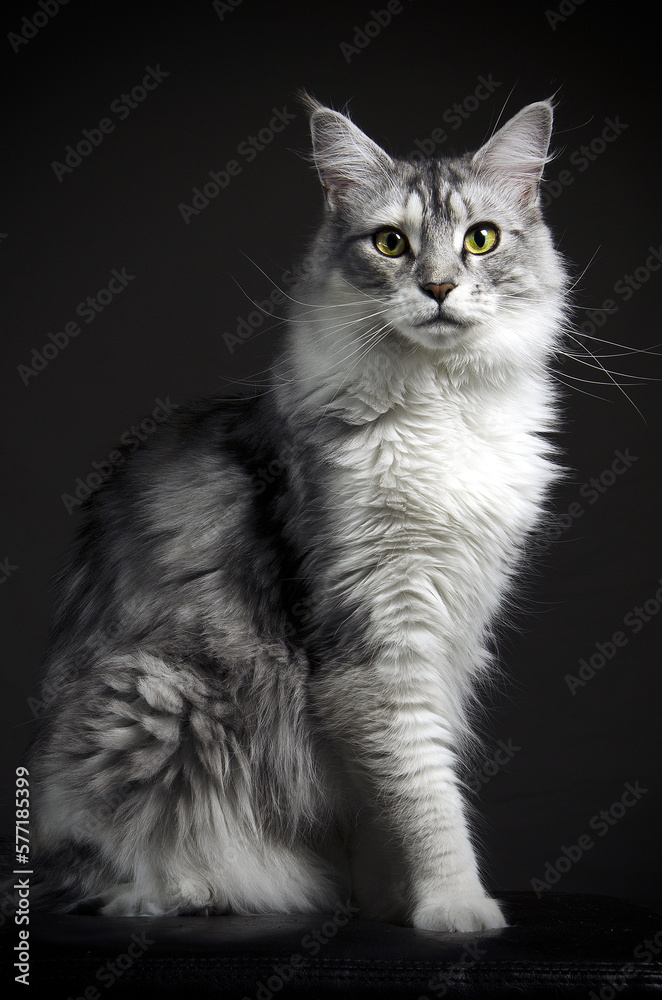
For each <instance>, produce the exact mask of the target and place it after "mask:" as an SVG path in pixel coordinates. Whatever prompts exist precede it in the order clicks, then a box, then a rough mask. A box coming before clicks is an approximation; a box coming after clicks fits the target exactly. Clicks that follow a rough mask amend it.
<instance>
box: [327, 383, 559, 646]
mask: <svg viewBox="0 0 662 1000" xmlns="http://www.w3.org/2000/svg"><path fill="white" fill-rule="evenodd" d="M462 402H463V401H459V402H458V400H456V399H455V400H454V399H450V400H449V399H448V398H443V397H442V398H434V397H433V398H430V397H429V396H428V397H427V398H425V397H423V398H418V399H416V398H410V399H409V400H407V405H406V406H405V405H402V406H397V407H393V408H392V409H391V410H389V411H388V412H386V413H384V414H382V415H381V416H380V417H379V418H378V419H377V420H374V421H372V422H370V423H369V424H366V425H363V426H362V427H359V428H357V429H356V431H354V432H352V434H351V435H349V436H348V438H347V439H346V441H345V442H344V445H343V447H342V449H341V450H340V452H339V453H338V454H337V455H336V459H335V476H334V482H333V487H332V491H331V493H330V497H331V498H332V499H331V517H332V520H333V523H334V527H333V530H334V536H335V539H336V552H337V556H338V558H337V559H336V560H335V561H334V564H333V574H332V575H333V579H331V580H329V584H330V586H331V588H332V589H333V590H335V591H336V592H340V593H342V592H344V593H345V595H346V596H347V598H348V599H351V597H352V595H354V597H356V596H357V595H358V596H359V598H360V600H361V601H364V600H368V601H369V602H370V603H371V604H372V605H373V606H374V609H375V610H374V612H373V615H372V621H373V625H374V628H375V629H376V632H379V633H380V634H383V635H385V636H386V635H392V634H393V632H394V631H395V633H397V635H398V636H399V640H398V641H399V642H400V643H402V644H403V645H405V646H409V647H410V648H412V647H415V648H416V650H417V651H418V652H420V653H421V654H424V655H426V656H427V655H428V654H429V655H430V656H434V655H437V653H438V650H439V643H440V642H441V641H443V642H445V643H446V646H447V647H448V648H450V646H455V645H457V643H460V644H461V643H462V642H464V641H465V640H466V638H467V637H468V635H469V634H471V633H474V631H480V630H481V629H482V628H483V627H484V625H485V623H486V621H487V619H488V618H489V616H490V615H491V614H492V613H493V612H494V611H495V610H496V607H497V605H498V601H499V599H500V595H501V593H502V590H503V585H504V582H505V579H506V577H507V576H508V574H509V573H510V570H511V569H512V568H513V566H514V563H515V561H516V559H517V556H518V551H519V546H520V543H521V541H522V538H523V536H524V535H525V534H526V532H527V530H529V529H530V528H531V526H532V525H533V524H534V523H535V520H536V517H537V514H538V510H539V508H540V502H541V499H542V497H543V496H544V493H545V490H546V487H547V483H548V481H549V477H550V471H551V467H550V466H549V464H548V463H547V462H546V461H545V460H544V458H543V457H541V455H540V454H539V451H540V448H541V445H540V442H539V440H538V439H537V438H536V436H535V435H534V434H532V433H530V432H528V431H527V430H526V418H525V415H524V414H523V413H522V412H521V407H518V406H516V405H515V406H513V405H511V404H510V403H509V402H507V403H506V405H499V402H498V400H497V401H494V403H493V405H491V406H490V405H487V404H486V405H484V406H483V407H482V409H481V408H480V407H475V408H472V407H469V406H462V405H460V404H461V403H462ZM394 622H397V623H398V626H399V627H398V628H397V629H395V630H394V627H393V623H394ZM434 650H436V651H437V653H435V652H434Z"/></svg>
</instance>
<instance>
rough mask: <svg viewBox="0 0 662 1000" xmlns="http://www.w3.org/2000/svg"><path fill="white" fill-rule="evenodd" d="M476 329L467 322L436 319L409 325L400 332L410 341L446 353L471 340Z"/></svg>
mask: <svg viewBox="0 0 662 1000" xmlns="http://www.w3.org/2000/svg"><path fill="white" fill-rule="evenodd" d="M474 329H475V324H473V323H470V322H468V321H466V320H446V319H436V320H429V321H427V322H424V323H416V324H411V325H408V326H407V327H405V328H404V329H401V331H400V332H401V334H402V335H403V336H404V337H405V338H406V339H407V340H409V341H414V343H416V344H420V345H422V346H423V347H429V348H432V349H433V350H440V351H444V350H452V349H453V348H455V347H457V346H458V345H459V344H461V343H463V342H465V341H467V340H468V339H471V335H472V331H474Z"/></svg>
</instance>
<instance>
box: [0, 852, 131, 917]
mask: <svg viewBox="0 0 662 1000" xmlns="http://www.w3.org/2000/svg"><path fill="white" fill-rule="evenodd" d="M0 852H1V853H0V918H1V919H0V926H2V925H3V924H4V923H5V922H6V920H7V919H8V918H9V919H13V916H14V914H15V913H17V912H18V910H19V908H20V906H21V902H20V901H21V898H24V899H27V900H28V903H29V908H30V910H48V911H50V912H53V913H71V912H72V911H73V910H76V911H77V912H94V911H95V910H96V909H97V907H98V903H97V904H95V896H97V894H98V893H99V891H100V888H101V886H102V885H108V884H109V883H111V884H112V881H113V880H114V879H113V874H114V873H113V872H111V871H110V869H109V868H108V865H107V864H105V863H104V862H103V861H102V859H101V857H100V855H99V852H98V851H96V850H95V849H94V848H92V847H89V846H87V845H83V844H78V843H74V842H73V841H68V842H66V843H64V844H61V845H58V847H57V848H55V849H53V850H49V851H44V852H39V854H36V855H33V856H31V858H30V864H29V865H26V866H25V868H26V869H28V870H29V871H31V872H32V874H30V875H26V874H24V873H23V872H19V874H14V873H15V872H16V871H18V864H15V850H14V845H13V844H12V843H11V842H10V840H9V838H8V837H3V838H2V839H1V842H0ZM21 867H23V866H21ZM21 885H23V886H24V887H25V888H27V890H28V892H27V895H26V893H25V892H20V889H21Z"/></svg>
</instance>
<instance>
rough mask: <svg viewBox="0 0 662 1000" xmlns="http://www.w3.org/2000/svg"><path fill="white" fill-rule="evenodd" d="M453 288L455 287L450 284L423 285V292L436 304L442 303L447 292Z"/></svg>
mask: <svg viewBox="0 0 662 1000" xmlns="http://www.w3.org/2000/svg"><path fill="white" fill-rule="evenodd" d="M454 288H455V285H451V284H450V282H449V283H447V284H445V285H423V291H424V292H427V294H428V295H429V296H430V297H431V298H433V299H436V300H437V302H443V301H444V299H445V298H446V296H447V295H448V293H449V292H451V291H452V290H453V289H454Z"/></svg>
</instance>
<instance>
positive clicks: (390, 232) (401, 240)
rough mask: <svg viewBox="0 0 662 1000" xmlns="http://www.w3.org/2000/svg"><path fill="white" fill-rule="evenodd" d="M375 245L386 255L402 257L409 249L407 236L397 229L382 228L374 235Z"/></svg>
mask: <svg viewBox="0 0 662 1000" xmlns="http://www.w3.org/2000/svg"><path fill="white" fill-rule="evenodd" d="M373 240H374V243H375V246H376V247H377V249H378V250H379V252H380V253H383V254H384V256H385V257H401V256H402V255H403V253H406V252H407V250H408V249H409V243H408V242H407V237H406V236H403V235H402V233H399V232H398V230H397V229H380V230H379V232H378V233H375V235H374V236H373Z"/></svg>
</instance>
